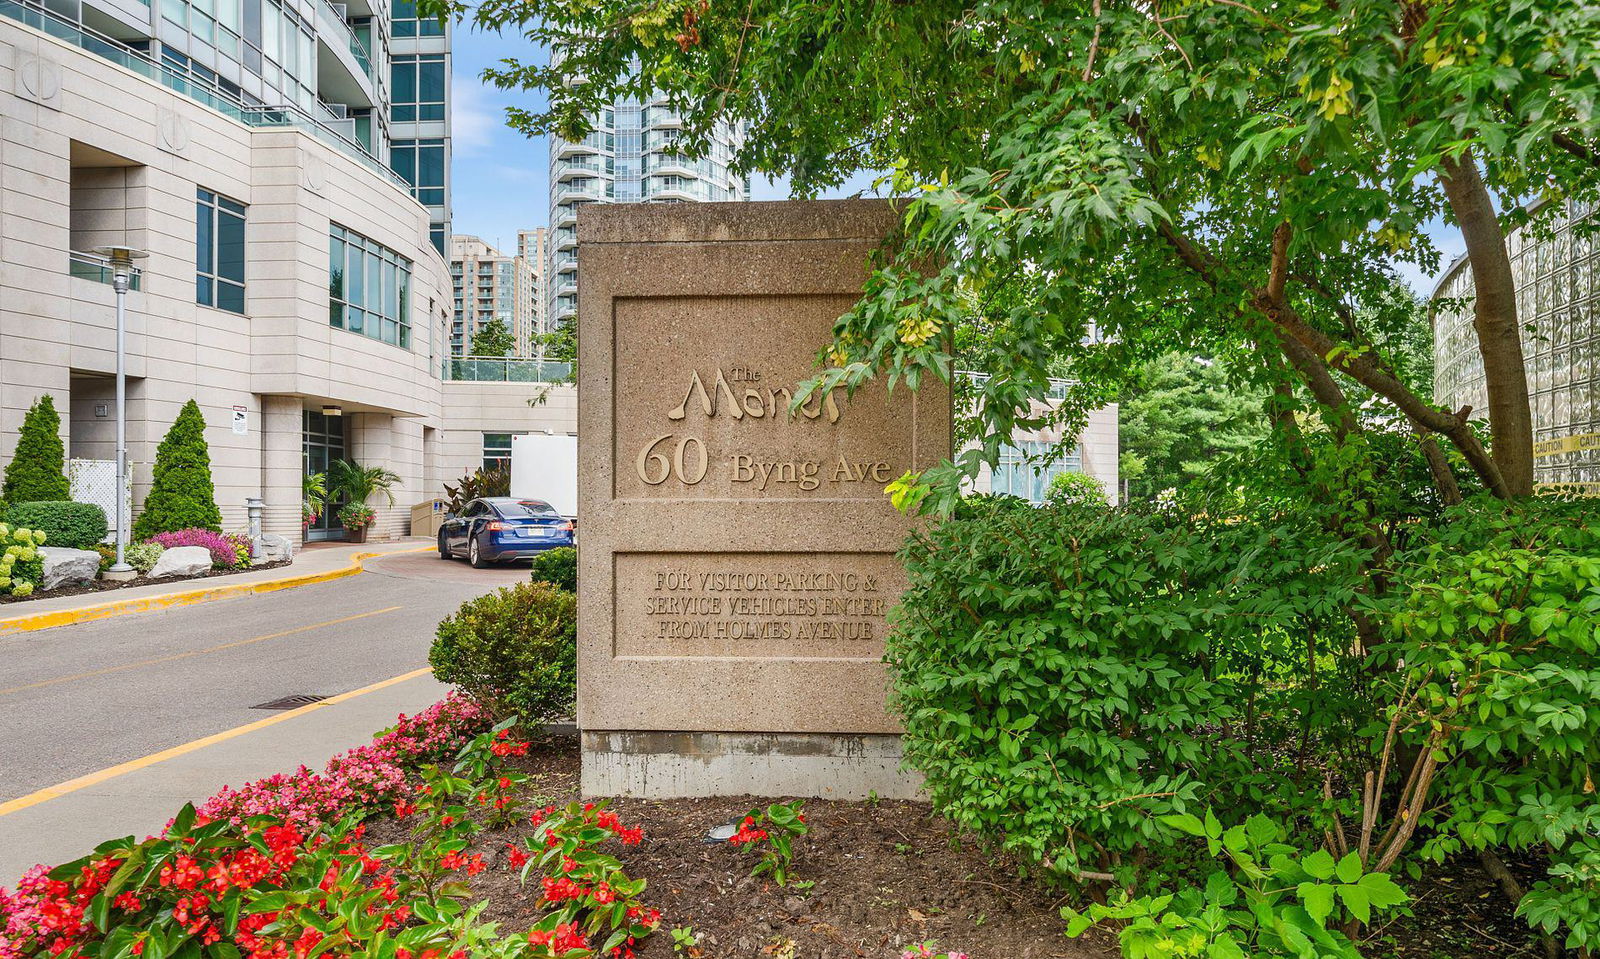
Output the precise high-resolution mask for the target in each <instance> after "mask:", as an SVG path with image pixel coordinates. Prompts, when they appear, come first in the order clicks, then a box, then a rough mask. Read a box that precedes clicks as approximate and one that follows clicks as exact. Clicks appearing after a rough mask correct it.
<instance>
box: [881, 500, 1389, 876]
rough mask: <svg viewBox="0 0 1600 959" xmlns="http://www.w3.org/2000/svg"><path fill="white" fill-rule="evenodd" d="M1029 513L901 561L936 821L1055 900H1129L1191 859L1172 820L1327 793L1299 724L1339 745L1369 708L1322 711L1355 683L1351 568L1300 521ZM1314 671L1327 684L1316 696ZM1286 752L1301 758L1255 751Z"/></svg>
mask: <svg viewBox="0 0 1600 959" xmlns="http://www.w3.org/2000/svg"><path fill="white" fill-rule="evenodd" d="M1019 502H1020V501H1017V500H1015V499H1013V498H1009V497H1005V498H994V499H990V498H974V499H973V500H971V501H969V502H968V503H967V504H965V505H964V506H963V508H962V511H961V513H960V514H959V515H958V516H957V517H956V518H954V519H952V520H950V521H948V522H945V523H942V524H940V525H939V526H937V527H936V528H934V529H933V530H932V531H930V532H929V533H927V534H926V535H924V536H922V537H919V538H916V539H914V540H913V541H912V542H911V543H910V544H908V545H907V547H906V548H905V550H903V551H902V554H901V555H902V560H903V561H904V563H905V564H906V567H907V571H908V574H909V580H910V588H909V590H908V591H907V592H906V593H905V595H904V596H903V598H902V603H901V607H900V609H899V611H898V613H897V618H896V625H895V628H894V630H892V631H891V633H890V635H889V642H888V655H887V658H888V661H889V663H890V666H891V671H892V678H893V689H892V698H893V702H894V705H895V706H896V708H897V709H898V710H899V712H900V714H901V716H902V719H903V722H904V725H905V744H906V756H907V760H908V762H909V763H910V764H911V765H913V766H914V767H916V768H917V769H919V770H921V771H922V772H923V773H924V774H925V775H926V777H927V790H928V793H929V796H930V798H931V799H932V800H933V802H934V804H935V805H936V806H937V807H938V808H939V809H940V810H941V811H942V812H943V813H944V814H945V815H947V816H949V817H951V818H952V819H953V820H955V821H956V822H957V823H959V824H960V825H962V826H964V827H966V828H967V829H970V830H972V831H974V832H976V833H978V834H979V835H982V836H984V837H988V838H991V839H994V840H996V841H998V842H1000V843H1001V844H1002V845H1004V846H1005V847H1006V848H1008V849H1010V850H1011V851H1012V852H1014V853H1016V854H1017V855H1019V856H1020V857H1022V858H1023V859H1024V860H1025V861H1028V862H1031V863H1033V864H1035V865H1037V866H1038V867H1041V868H1043V869H1046V870H1049V871H1053V872H1056V873H1058V874H1060V875H1062V876H1063V877H1065V878H1068V879H1077V880H1086V879H1088V878H1090V877H1103V876H1112V875H1114V876H1115V881H1116V883H1117V884H1118V885H1128V886H1137V885H1139V884H1140V883H1142V882H1145V881H1147V879H1148V877H1147V876H1145V875H1139V874H1136V871H1135V866H1134V863H1138V862H1141V861H1143V862H1145V863H1146V864H1147V869H1149V870H1154V869H1157V868H1159V866H1160V864H1162V863H1163V862H1166V861H1168V860H1169V859H1170V858H1174V857H1181V856H1182V855H1183V854H1182V852H1181V850H1180V849H1179V847H1180V846H1182V845H1184V844H1185V842H1186V841H1185V840H1184V837H1183V836H1182V835H1181V834H1180V833H1178V832H1175V831H1174V830H1173V829H1172V828H1171V827H1170V826H1168V825H1166V824H1165V823H1164V822H1163V820H1162V818H1161V817H1163V816H1167V815H1173V814H1179V813H1183V812H1185V811H1187V810H1188V809H1189V808H1191V807H1194V806H1197V805H1199V804H1201V803H1204V802H1215V803H1216V804H1217V805H1219V806H1226V807H1227V808H1230V809H1244V810H1251V809H1256V808H1260V807H1261V806H1262V805H1263V804H1265V803H1266V802H1267V801H1268V800H1269V799H1272V798H1274V797H1277V798H1278V801H1280V802H1285V803H1289V802H1294V803H1300V802H1301V800H1300V799H1299V798H1298V797H1301V796H1306V795H1315V794H1316V793H1318V792H1320V772H1315V771H1313V772H1310V773H1308V774H1302V773H1300V772H1299V769H1300V767H1301V766H1302V765H1306V764H1303V755H1301V754H1297V752H1298V750H1313V749H1320V748H1325V747H1326V746H1327V745H1328V743H1327V742H1326V741H1324V740H1323V739H1321V738H1319V734H1320V733H1321V732H1322V730H1321V729H1320V728H1319V729H1315V730H1313V731H1312V733H1311V734H1310V735H1309V736H1307V735H1302V732H1301V730H1300V729H1299V728H1297V727H1298V726H1299V722H1298V720H1299V710H1300V709H1301V708H1302V707H1306V706H1310V707H1314V708H1315V709H1317V710H1318V711H1319V712H1318V713H1317V716H1318V718H1319V720H1324V721H1326V723H1327V726H1328V727H1329V728H1330V729H1331V730H1333V732H1331V733H1328V735H1330V736H1331V735H1333V734H1335V733H1337V732H1338V731H1339V730H1341V729H1342V728H1344V726H1345V725H1347V724H1348V723H1347V721H1346V720H1343V719H1341V718H1339V717H1338V716H1337V715H1335V714H1337V713H1338V711H1339V710H1341V709H1355V708H1358V707H1359V705H1360V704H1359V703H1351V702H1348V701H1347V700H1348V697H1341V696H1340V695H1339V694H1338V693H1337V692H1334V691H1332V690H1337V689H1339V688H1340V686H1339V685H1338V684H1337V680H1336V678H1335V677H1337V676H1338V675H1339V673H1340V672H1341V671H1342V670H1344V671H1348V670H1351V669H1353V668H1355V666H1356V664H1355V663H1354V662H1351V657H1350V655H1349V653H1348V651H1347V650H1348V648H1349V647H1348V626H1347V625H1346V620H1345V619H1344V618H1343V617H1342V613H1341V610H1342V608H1343V605H1344V604H1345V603H1348V602H1349V601H1350V599H1351V597H1352V596H1353V595H1354V576H1353V574H1354V566H1355V562H1356V561H1357V560H1358V559H1359V557H1360V555H1361V553H1360V552H1359V551H1358V550H1355V549H1353V548H1349V547H1347V546H1345V545H1344V544H1341V543H1338V542H1337V541H1330V540H1328V538H1327V537H1325V536H1323V535H1321V534H1320V533H1319V532H1318V531H1317V529H1316V528H1315V526H1314V525H1312V524H1310V523H1309V522H1307V521H1305V520H1301V519H1296V518H1294V517H1292V516H1291V517H1275V518H1272V519H1270V520H1264V521H1260V522H1254V521H1245V520H1243V519H1239V520H1236V521H1232V522H1228V523H1208V522H1206V521H1205V518H1204V517H1203V516H1195V515H1185V514H1182V513H1179V512H1176V511H1174V512H1172V513H1165V512H1143V511H1138V510H1126V509H1124V510H1112V509H1109V508H1107V507H1104V506H1098V507H1097V506H1094V505H1092V504H1077V505H1067V506H1062V507H1058V508H1045V509H1033V508H1024V507H1023V506H1020V505H1018V503H1019ZM1288 637H1297V639H1296V640H1295V642H1294V643H1291V642H1290V641H1289V639H1288ZM1308 647H1309V650H1308ZM1313 652H1314V653H1315V661H1316V662H1317V663H1319V666H1318V668H1319V669H1320V670H1325V671H1326V673H1327V674H1328V675H1326V676H1319V677H1317V678H1314V679H1308V677H1307V676H1306V675H1305V674H1304V669H1303V667H1302V666H1301V665H1299V664H1300V663H1303V662H1304V660H1305V657H1306V656H1307V655H1310V654H1311V653H1313ZM1296 655H1298V656H1299V659H1298V660H1297V659H1296V658H1295V656H1296ZM1269 666H1270V669H1271V672H1270V675H1271V678H1272V682H1271V683H1270V684H1269V683H1267V682H1266V681H1265V675H1266V674H1267V669H1268V667H1269ZM1297 670H1298V672H1297ZM1318 683H1320V684H1321V685H1322V687H1323V688H1322V689H1321V690H1320V691H1319V693H1318V695H1317V696H1316V697H1312V696H1311V695H1309V691H1308V688H1307V687H1308V685H1315V684H1318ZM1252 697H1253V703H1254V706H1253V707H1252ZM1291 719H1293V720H1294V721H1295V722H1294V725H1293V726H1291V727H1289V728H1291V729H1292V730H1293V732H1292V735H1291V734H1289V733H1287V732H1286V731H1285V729H1283V728H1281V726H1282V725H1283V724H1288V723H1289V722H1290V721H1291ZM1284 737H1287V741H1288V742H1290V743H1292V744H1294V745H1295V746H1297V747H1298V750H1284V751H1273V750H1256V749H1253V747H1252V743H1253V742H1255V741H1257V739H1258V738H1260V739H1261V740H1262V741H1274V740H1278V739H1280V738H1284ZM1307 768H1310V767H1309V765H1308V766H1307ZM1311 777H1315V778H1311Z"/></svg>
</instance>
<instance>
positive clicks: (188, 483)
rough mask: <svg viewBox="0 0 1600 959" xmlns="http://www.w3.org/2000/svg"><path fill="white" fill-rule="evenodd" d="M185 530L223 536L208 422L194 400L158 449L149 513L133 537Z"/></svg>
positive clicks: (140, 520) (147, 505)
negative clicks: (213, 475) (208, 443)
mask: <svg viewBox="0 0 1600 959" xmlns="http://www.w3.org/2000/svg"><path fill="white" fill-rule="evenodd" d="M180 529H209V530H212V531H214V532H218V533H220V532H222V513H221V511H219V510H218V509H217V494H216V486H215V485H214V483H213V481H212V477H211V450H210V447H209V446H207V445H206V420H205V417H204V416H203V415H201V413H200V406H199V404H197V403H196V402H195V401H194V400H190V401H189V402H187V403H185V404H183V409H181V410H179V411H178V418H177V419H176V420H175V421H173V424H172V428H171V429H169V430H167V435H166V436H165V437H163V438H162V440H161V445H160V446H158V447H156V463H155V467H154V470H153V475H152V479H151V483H150V492H149V494H148V495H146V496H145V498H144V512H142V513H140V514H139V518H138V519H136V520H134V521H133V538H134V539H136V540H143V539H149V538H150V537H151V536H154V535H155V534H157V533H170V532H172V531H174V530H180Z"/></svg>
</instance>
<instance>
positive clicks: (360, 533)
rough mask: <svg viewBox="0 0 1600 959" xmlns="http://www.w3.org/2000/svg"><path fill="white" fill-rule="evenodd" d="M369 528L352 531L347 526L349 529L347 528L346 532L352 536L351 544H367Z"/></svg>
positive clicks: (364, 527)
mask: <svg viewBox="0 0 1600 959" xmlns="http://www.w3.org/2000/svg"><path fill="white" fill-rule="evenodd" d="M368 528H369V527H366V526H363V527H361V528H360V529H350V528H349V527H348V526H347V527H345V532H346V533H349V534H350V542H352V543H365V542H366V541H367V530H368Z"/></svg>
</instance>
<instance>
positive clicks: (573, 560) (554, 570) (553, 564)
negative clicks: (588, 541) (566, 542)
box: [533, 546, 578, 593]
mask: <svg viewBox="0 0 1600 959" xmlns="http://www.w3.org/2000/svg"><path fill="white" fill-rule="evenodd" d="M533 581H534V582H544V583H549V584H550V585H551V586H558V587H560V588H561V589H564V590H566V591H567V592H569V593H576V592H577V591H578V551H577V550H575V549H573V548H572V547H571V546H557V547H556V548H555V549H549V550H545V551H544V552H542V553H540V554H538V555H537V556H535V557H534V558H533Z"/></svg>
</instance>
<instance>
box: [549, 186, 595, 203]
mask: <svg viewBox="0 0 1600 959" xmlns="http://www.w3.org/2000/svg"><path fill="white" fill-rule="evenodd" d="M606 198H607V197H606V188H605V187H603V186H594V187H588V186H583V187H573V186H563V187H558V188H557V189H556V196H555V202H556V203H557V204H558V205H559V204H562V203H565V202H567V201H568V200H604V199H606Z"/></svg>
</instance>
